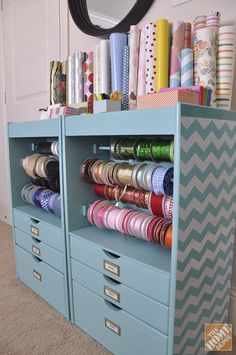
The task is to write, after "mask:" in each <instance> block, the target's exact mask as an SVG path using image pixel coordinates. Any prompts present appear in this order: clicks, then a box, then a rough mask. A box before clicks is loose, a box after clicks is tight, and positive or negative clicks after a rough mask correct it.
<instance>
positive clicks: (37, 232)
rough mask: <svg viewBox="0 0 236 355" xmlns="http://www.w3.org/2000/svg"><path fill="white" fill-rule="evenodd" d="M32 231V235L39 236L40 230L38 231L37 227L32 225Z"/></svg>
mask: <svg viewBox="0 0 236 355" xmlns="http://www.w3.org/2000/svg"><path fill="white" fill-rule="evenodd" d="M30 231H31V233H33V234H34V235H37V236H39V229H38V228H37V227H35V226H32V224H31V226H30Z"/></svg>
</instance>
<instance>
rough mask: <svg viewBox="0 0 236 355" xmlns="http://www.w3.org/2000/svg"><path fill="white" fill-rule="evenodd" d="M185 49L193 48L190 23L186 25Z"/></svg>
mask: <svg viewBox="0 0 236 355" xmlns="http://www.w3.org/2000/svg"><path fill="white" fill-rule="evenodd" d="M184 48H192V27H191V23H189V22H185V24H184Z"/></svg>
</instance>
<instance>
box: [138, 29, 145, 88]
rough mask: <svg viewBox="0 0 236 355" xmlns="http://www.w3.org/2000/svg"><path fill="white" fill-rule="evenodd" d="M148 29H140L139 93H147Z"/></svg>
mask: <svg viewBox="0 0 236 355" xmlns="http://www.w3.org/2000/svg"><path fill="white" fill-rule="evenodd" d="M145 41H146V30H145V28H142V29H141V31H140V45H139V63H138V89H137V94H138V95H145V94H146V55H145Z"/></svg>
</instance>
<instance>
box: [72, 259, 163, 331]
mask: <svg viewBox="0 0 236 355" xmlns="http://www.w3.org/2000/svg"><path fill="white" fill-rule="evenodd" d="M71 266H72V279H73V280H75V281H77V282H78V283H80V284H81V285H82V286H85V287H86V288H88V289H89V290H91V291H93V292H95V293H96V294H97V295H98V296H101V297H103V298H105V299H107V300H108V301H110V302H112V303H113V304H115V305H117V306H119V307H121V308H122V309H123V310H124V311H127V312H128V313H130V314H132V315H134V316H135V317H137V318H139V319H140V320H142V321H144V322H146V323H148V324H149V325H151V326H152V327H154V328H156V329H158V330H160V331H161V332H163V333H165V334H167V333H168V311H169V308H168V307H167V306H165V305H163V304H161V303H159V302H157V301H154V300H153V299H151V298H149V297H147V296H144V295H143V294H141V293H139V292H137V291H135V290H133V289H131V288H129V287H127V286H125V285H123V284H120V283H119V282H117V281H115V280H114V279H111V278H110V277H108V276H106V275H103V274H101V273H99V272H97V271H95V270H93V269H91V268H89V267H87V266H85V265H84V264H82V263H80V262H78V261H76V260H73V259H71Z"/></svg>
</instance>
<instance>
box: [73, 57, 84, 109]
mask: <svg viewBox="0 0 236 355" xmlns="http://www.w3.org/2000/svg"><path fill="white" fill-rule="evenodd" d="M83 101H84V52H76V53H75V103H76V104H79V103H80V102H83Z"/></svg>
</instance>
